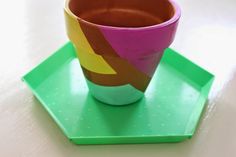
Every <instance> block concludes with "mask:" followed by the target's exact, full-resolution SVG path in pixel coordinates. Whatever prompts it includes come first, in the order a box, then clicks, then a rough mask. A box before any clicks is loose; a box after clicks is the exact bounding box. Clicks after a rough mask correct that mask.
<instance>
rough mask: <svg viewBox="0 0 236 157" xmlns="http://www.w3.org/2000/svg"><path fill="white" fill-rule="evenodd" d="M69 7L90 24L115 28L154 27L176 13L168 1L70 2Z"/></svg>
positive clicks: (83, 0)
mask: <svg viewBox="0 0 236 157" xmlns="http://www.w3.org/2000/svg"><path fill="white" fill-rule="evenodd" d="M68 7H69V9H70V10H71V11H72V13H73V14H75V15H76V16H78V17H80V18H82V19H84V20H86V21H88V22H91V23H95V24H99V25H105V26H114V27H145V26H152V25H156V24H160V23H163V22H165V21H168V20H169V19H171V18H172V17H173V15H174V12H175V11H174V7H173V6H172V4H171V3H170V2H169V1H168V0H70V1H69V6H68Z"/></svg>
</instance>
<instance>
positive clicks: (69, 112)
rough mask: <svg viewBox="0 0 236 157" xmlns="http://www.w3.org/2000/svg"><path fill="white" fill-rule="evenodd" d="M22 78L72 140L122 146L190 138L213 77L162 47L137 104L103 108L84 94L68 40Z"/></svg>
mask: <svg viewBox="0 0 236 157" xmlns="http://www.w3.org/2000/svg"><path fill="white" fill-rule="evenodd" d="M23 80H24V81H25V83H26V84H27V85H28V87H29V88H30V89H31V90H32V92H33V93H34V95H35V96H36V97H37V98H38V99H39V101H40V102H41V103H42V105H43V106H44V107H45V109H46V110H47V112H48V113H49V114H50V115H51V117H52V118H53V119H54V120H55V122H56V123H57V124H58V125H59V127H60V128H61V129H62V131H63V132H64V134H65V135H66V136H67V137H68V139H70V140H71V141H72V142H74V143H76V144H121V143H122V144H125V143H159V142H180V141H183V140H185V139H188V138H191V137H192V136H193V134H194V132H195V130H196V126H197V124H198V121H199V119H200V116H201V113H202V111H203V108H204V104H205V101H206V99H207V96H208V93H209V90H210V88H211V85H212V83H213V80H214V76H213V75H212V74H210V73H209V72H207V71H205V70H204V69H202V68H200V67H199V66H197V65H196V64H194V63H192V62H191V61H190V60H188V59H186V58H184V57H183V56H181V55H180V54H178V53H177V52H175V51H174V50H172V49H167V50H166V51H165V54H164V56H163V58H162V60H161V63H160V65H159V67H158V69H157V71H156V73H155V76H154V77H153V79H152V81H151V83H150V85H149V87H148V89H147V91H146V94H145V97H144V98H143V99H142V100H140V101H138V102H136V103H134V104H131V105H127V106H119V107H117V106H109V105H106V104H102V103H101V102H99V101H97V100H95V99H94V98H93V97H92V96H91V95H90V94H89V92H88V89H87V86H86V82H85V79H84V77H83V74H82V71H81V68H80V64H79V61H78V59H77V58H76V55H75V50H74V48H73V46H72V44H71V43H70V42H69V43H67V44H66V45H65V46H64V47H62V48H61V49H59V50H58V51H57V52H56V53H54V54H53V55H52V56H50V57H49V58H48V59H47V60H45V61H44V62H43V63H41V64H40V65H38V66H37V67H36V68H34V69H33V70H32V71H31V72H29V73H28V74H26V75H25V76H24V77H23Z"/></svg>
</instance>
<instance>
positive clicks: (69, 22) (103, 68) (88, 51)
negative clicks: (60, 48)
mask: <svg viewBox="0 0 236 157" xmlns="http://www.w3.org/2000/svg"><path fill="white" fill-rule="evenodd" d="M64 12H65V18H66V27H67V34H68V36H69V38H70V40H71V41H72V43H73V44H74V46H75V47H76V51H77V55H78V57H79V60H80V64H81V65H82V66H83V67H84V68H86V69H87V70H90V71H92V72H95V73H100V74H116V72H115V71H114V70H113V69H112V67H111V66H110V65H109V64H108V63H107V62H106V61H105V60H104V59H103V58H102V56H100V55H97V54H96V53H95V52H94V51H93V49H92V47H91V46H90V44H89V42H88V40H87V39H86V37H85V35H84V33H83V31H82V30H81V28H80V25H79V22H78V21H77V19H76V18H75V17H73V16H71V15H69V13H68V12H67V11H66V10H65V11H64Z"/></svg>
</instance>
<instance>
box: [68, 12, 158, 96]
mask: <svg viewBox="0 0 236 157" xmlns="http://www.w3.org/2000/svg"><path fill="white" fill-rule="evenodd" d="M65 16H66V20H67V21H66V23H67V33H68V36H69V38H70V40H71V41H72V42H73V44H74V46H75V48H76V50H77V55H78V58H79V60H80V64H81V67H82V70H83V72H84V75H85V77H86V78H87V79H88V80H89V81H91V82H93V83H95V84H97V85H102V86H122V85H126V84H130V85H131V86H133V87H134V88H136V89H138V90H139V91H142V92H144V91H145V90H146V88H147V86H148V84H149V82H150V80H151V76H150V75H148V74H146V73H144V72H143V71H141V70H140V69H138V68H137V67H136V66H135V65H133V64H132V63H131V62H129V61H128V60H127V59H126V58H123V57H121V56H120V55H119V53H118V52H116V51H115V50H114V49H113V47H112V46H111V44H110V43H109V41H108V40H107V39H106V37H105V36H104V34H103V32H102V31H101V30H100V29H99V28H97V27H96V26H93V25H89V24H87V23H86V22H83V21H81V22H80V21H78V19H77V18H76V17H73V16H71V15H69V14H68V13H67V12H66V11H65ZM156 62H158V61H156ZM154 68H155V66H154Z"/></svg>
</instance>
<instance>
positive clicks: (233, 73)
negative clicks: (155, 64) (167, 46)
mask: <svg viewBox="0 0 236 157" xmlns="http://www.w3.org/2000/svg"><path fill="white" fill-rule="evenodd" d="M178 3H179V4H180V6H181V8H182V12H183V13H182V18H181V21H180V25H179V29H178V33H177V35H176V40H175V42H174V43H173V44H172V45H171V47H172V48H174V49H176V50H177V51H180V52H181V53H182V54H183V55H185V56H187V57H188V58H190V59H191V60H193V61H194V62H196V63H198V64H199V65H201V66H202V67H204V68H206V69H208V70H209V71H210V72H212V73H214V74H215V75H216V80H215V83H214V85H213V88H212V90H211V93H210V96H209V101H208V104H207V107H206V110H205V112H204V114H203V117H202V120H201V122H200V125H199V127H198V130H197V132H196V134H195V136H194V137H193V138H192V139H191V140H187V141H185V142H182V143H177V144H145V145H143V144H141V145H96V146H76V145H74V144H72V143H70V142H69V141H68V140H67V139H66V137H65V136H64V135H63V134H62V132H61V130H60V129H59V128H58V127H57V125H56V124H55V123H54V121H53V120H52V119H51V117H50V116H49V115H48V114H47V112H46V111H45V110H44V108H43V107H42V106H41V105H40V103H39V102H38V101H37V100H36V99H35V98H34V97H33V95H32V93H31V91H30V90H29V89H28V88H27V87H26V85H25V84H23V83H22V82H21V80H20V78H21V77H22V76H23V75H24V74H25V73H27V72H28V71H29V70H31V69H32V68H33V67H34V66H36V65H37V64H39V63H40V62H41V61H42V60H43V59H45V58H46V57H48V56H49V55H50V54H52V53H53V51H54V50H56V49H57V48H59V47H60V46H61V45H62V44H64V43H65V42H66V41H67V37H66V33H65V27H64V17H63V5H64V1H63V0H21V1H18V0H15V1H7V0H4V1H1V4H0V20H1V23H0V156H1V157H16V156H24V157H28V156H29V157H34V156H39V157H41V156H48V157H53V156H55V157H65V156H68V157H73V156H80V157H90V156H91V157H94V156H98V157H106V156H109V157H115V156H117V157H118V156H119V157H120V156H122V157H126V156H127V157H132V156H134V157H139V156H140V157H141V156H148V157H152V156H153V157H154V156H155V157H156V156H160V157H171V156H173V157H199V156H201V157H222V156H225V157H233V156H236V136H235V133H236V48H235V47H236V1H235V0H224V1H223V0H178Z"/></svg>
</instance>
